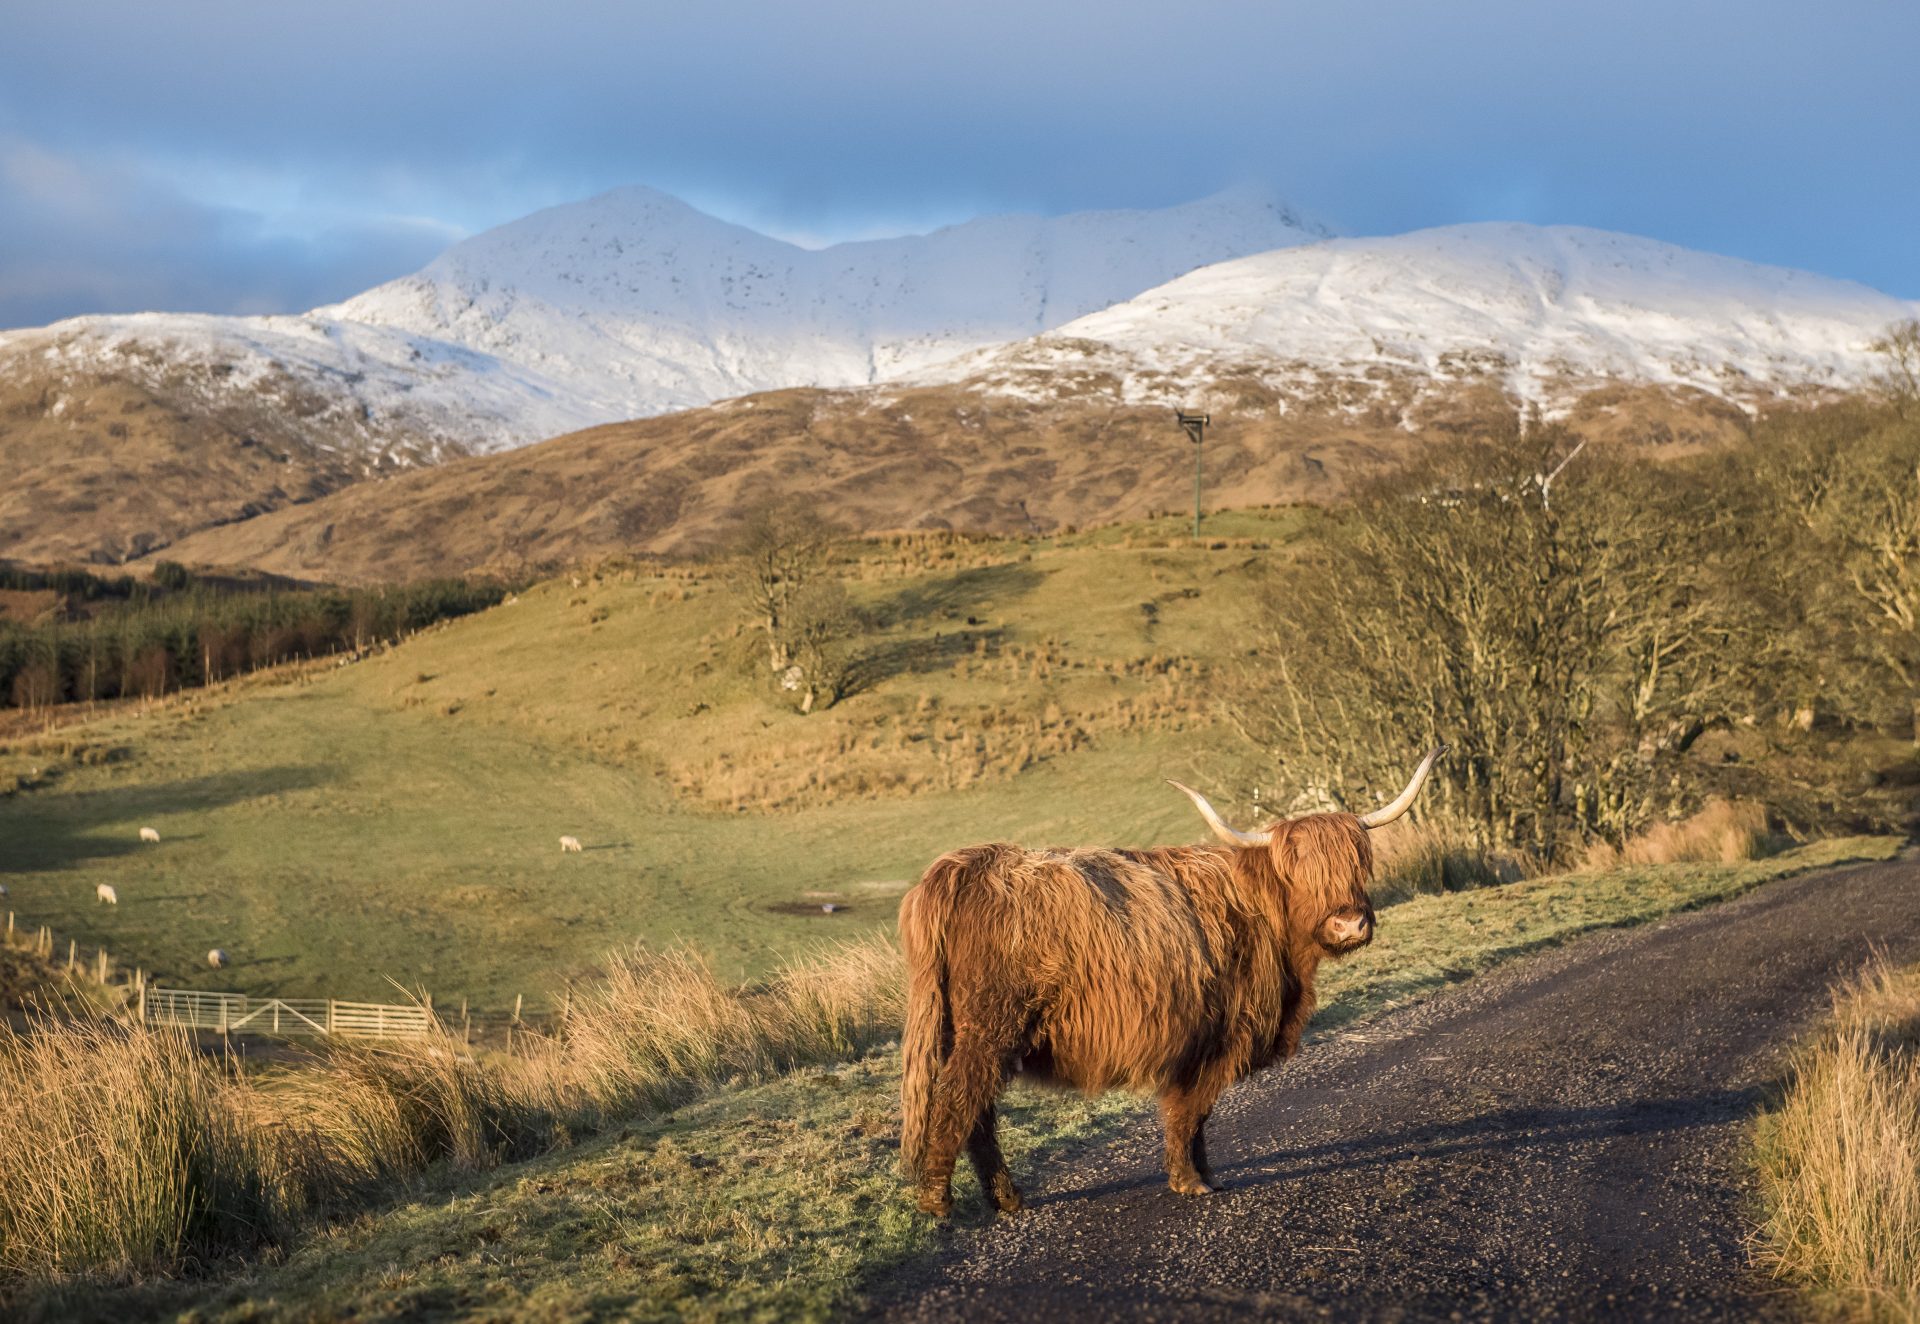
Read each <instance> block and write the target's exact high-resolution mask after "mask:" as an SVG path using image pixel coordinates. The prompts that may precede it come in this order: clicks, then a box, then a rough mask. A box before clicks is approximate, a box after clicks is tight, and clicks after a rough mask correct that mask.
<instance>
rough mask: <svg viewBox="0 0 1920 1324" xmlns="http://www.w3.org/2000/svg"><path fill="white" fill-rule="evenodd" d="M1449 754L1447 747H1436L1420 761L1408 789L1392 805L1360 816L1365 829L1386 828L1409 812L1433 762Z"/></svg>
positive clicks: (1425, 782) (1431, 768) (1424, 783)
mask: <svg viewBox="0 0 1920 1324" xmlns="http://www.w3.org/2000/svg"><path fill="white" fill-rule="evenodd" d="M1446 752H1447V747H1446V746H1445V745H1435V746H1434V747H1433V749H1432V751H1431V752H1430V753H1428V755H1427V756H1426V757H1425V758H1423V759H1421V760H1420V766H1419V767H1417V768H1415V769H1414V770H1413V780H1412V781H1410V782H1408V783H1407V789H1406V790H1404V791H1402V792H1400V796H1399V798H1398V799H1396V800H1395V801H1394V802H1393V803H1392V804H1390V805H1381V806H1380V807H1379V808H1378V809H1376V810H1374V811H1373V812H1372V813H1371V814H1361V815H1360V826H1361V827H1363V828H1377V827H1385V826H1386V825H1387V824H1389V823H1391V822H1393V820H1394V819H1396V818H1398V817H1400V815H1402V814H1404V813H1406V812H1407V810H1408V809H1409V808H1410V807H1412V805H1413V797H1414V796H1416V795H1418V794H1420V788H1421V787H1422V786H1425V785H1426V784H1427V774H1428V773H1430V772H1432V771H1433V762H1434V760H1435V759H1437V758H1439V757H1440V756H1441V755H1442V754H1444V753H1446Z"/></svg>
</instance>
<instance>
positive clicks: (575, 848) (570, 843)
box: [560, 837, 580, 855]
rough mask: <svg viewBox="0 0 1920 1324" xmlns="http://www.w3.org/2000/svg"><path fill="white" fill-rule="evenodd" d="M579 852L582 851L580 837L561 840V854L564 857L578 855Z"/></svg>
mask: <svg viewBox="0 0 1920 1324" xmlns="http://www.w3.org/2000/svg"><path fill="white" fill-rule="evenodd" d="M579 850H580V838H578V837H562V838H560V853H561V854H562V855H567V854H574V853H578V852H579Z"/></svg>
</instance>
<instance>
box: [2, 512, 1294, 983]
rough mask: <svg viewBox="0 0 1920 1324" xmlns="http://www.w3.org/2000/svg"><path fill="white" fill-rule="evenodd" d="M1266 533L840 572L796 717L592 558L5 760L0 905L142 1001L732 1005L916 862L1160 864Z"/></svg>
mask: <svg viewBox="0 0 1920 1324" xmlns="http://www.w3.org/2000/svg"><path fill="white" fill-rule="evenodd" d="M1304 518H1306V517H1304V516H1302V515H1301V514H1299V513H1298V512H1293V511H1275V512H1270V513H1262V512H1242V513H1239V514H1236V515H1235V516H1234V517H1233V518H1232V521H1231V523H1232V539H1233V541H1232V545H1229V546H1224V547H1219V548H1206V547H1202V548H1194V547H1190V546H1184V545H1166V546H1156V545H1150V544H1152V543H1155V542H1156V541H1160V540H1161V539H1160V537H1159V535H1160V534H1161V533H1162V532H1163V531H1161V530H1158V529H1157V527H1155V526H1141V528H1140V529H1139V530H1137V531H1135V533H1134V534H1131V535H1130V534H1129V532H1128V530H1127V529H1126V528H1125V527H1123V528H1121V529H1120V530H1117V531H1116V530H1102V531H1098V533H1096V534H1087V535H1078V536H1075V537H1068V538H1063V539H1059V540H1056V541H1048V542H1031V543H1026V542H997V543H968V542H954V543H951V544H944V545H943V544H937V543H932V544H923V543H911V544H903V545H900V546H893V545H889V544H884V543H883V544H876V545H872V546H869V547H867V548H865V549H864V550H863V551H862V552H861V554H860V558H859V560H858V562H857V564H855V565H853V566H851V567H849V573H850V574H852V576H853V579H854V582H853V589H854V592H855V595H856V597H857V598H858V599H859V600H860V601H861V602H862V603H863V604H864V605H865V606H867V607H868V608H869V609H870V610H871V611H872V612H873V613H874V617H875V619H876V620H877V621H878V622H879V623H880V624H879V625H878V627H877V628H876V630H875V633H874V635H873V637H872V639H871V640H869V644H868V646H869V648H870V650H871V652H872V654H873V656H874V658H875V659H876V660H875V662H874V664H873V666H872V668H871V671H872V674H871V676H870V678H869V679H868V681H867V682H866V684H865V687H864V688H863V690H862V691H861V692H860V693H857V694H855V695H854V696H853V697H852V698H850V699H848V700H847V701H845V702H844V703H843V704H841V705H840V706H839V707H837V708H835V709H833V710H831V711H829V712H826V713H817V714H815V715H813V716H810V717H801V716H799V715H797V714H795V713H793V712H791V711H789V710H788V709H786V708H784V707H783V706H781V705H780V704H779V702H778V701H777V699H776V698H775V697H774V696H773V694H772V693H771V691H770V689H769V688H767V687H766V686H765V685H764V683H763V682H762V681H761V680H760V679H759V677H758V675H757V674H756V673H755V672H754V670H753V659H754V657H755V652H754V648H753V643H752V640H751V638H750V637H749V636H747V635H745V634H744V633H743V632H742V631H741V629H740V627H739V624H738V613H737V610H736V609H735V608H734V607H733V605H732V604H731V602H730V600H729V599H728V597H727V594H726V592H725V589H724V586H723V585H721V584H720V583H719V582H718V581H717V580H716V579H715V578H714V577H713V576H712V575H710V574H705V573H701V572H699V571H696V570H686V569H677V568H676V569H664V570H663V569H660V568H658V567H651V568H650V567H644V566H617V565H615V566H603V567H601V568H600V570H599V571H597V572H584V571H583V572H581V573H579V574H576V575H570V576H566V577H563V578H560V579H556V580H553V581H550V582H547V583H544V584H541V585H539V586H537V587H535V588H533V589H531V590H529V591H527V592H524V593H522V594H520V595H519V596H518V598H517V600H513V601H510V602H509V603H507V604H506V605H503V606H501V607H498V608H495V609H493V610H491V611H487V612H484V613H481V614H479V615H476V616H473V617H468V618H465V619H462V620H459V621H455V622H450V623H448V624H445V625H443V626H439V627H435V628H433V629H431V630H429V631H427V632H425V633H423V634H421V635H419V636H416V637H414V638H413V639H411V640H409V641H407V642H406V643H404V644H402V645H400V646H398V647H395V648H393V649H391V650H388V651H385V652H382V653H380V654H377V655H374V656H371V657H367V658H364V659H362V660H360V661H357V662H353V663H350V664H345V665H338V666H335V665H332V664H331V663H316V664H314V665H312V666H310V667H307V668H304V669H300V668H293V669H288V670H285V671H282V672H279V673H274V674H268V675H261V676H256V677H252V678H249V679H246V680H242V681H239V682H236V683H233V684H231V685H228V686H223V687H218V688H216V689H215V690H213V691H210V692H206V693H204V694H193V695H180V696H174V697H172V698H170V699H169V700H168V701H166V702H165V703H163V704H161V705H159V706H157V707H155V708H154V709H153V710H151V711H149V712H147V713H146V714H144V715H141V714H139V713H137V712H135V711H132V710H122V711H119V712H116V713H113V714H110V715H105V716H102V717H100V718H99V719H97V720H95V721H92V722H88V723H83V724H80V725H77V726H66V727H62V728H61V729H59V730H58V731H55V732H52V733H50V734H45V735H40V736H36V737H30V738H21V739H15V740H13V741H12V742H11V743H9V744H8V745H6V746H5V747H4V748H0V787H17V789H14V790H13V791H12V793H11V794H6V795H0V880H3V881H4V882H5V883H6V885H7V887H8V888H9V890H10V895H9V896H8V897H7V898H6V900H5V902H4V907H5V908H8V909H11V910H12V911H14V912H15V914H16V922H17V924H19V925H20V926H23V927H26V928H33V927H37V926H39V925H42V924H45V925H49V926H51V928H52V929H53V931H54V933H55V934H56V935H57V938H58V940H59V943H60V945H61V947H62V948H63V949H64V945H65V943H66V941H67V940H68V939H70V938H71V939H76V940H78V942H79V943H80V944H81V945H82V946H83V947H94V946H104V947H106V948H107V949H108V950H109V951H110V952H111V953H113V955H114V958H115V960H116V961H117V962H119V963H121V964H123V965H138V966H141V967H143V968H145V969H147V970H148V971H150V972H152V973H153V974H154V975H155V976H156V977H158V978H160V979H162V980H164V981H165V982H167V983H169V984H176V985H187V986H193V987H210V988H231V989H238V990H243V991H248V992H257V993H274V994H279V995H282V996H312V995H321V994H331V995H335V996H340V997H348V998H368V999H376V998H387V997H390V996H392V995H393V994H394V984H396V983H397V984H399V985H402V986H405V987H406V988H408V989H423V990H426V991H428V992H430V993H431V994H432V995H433V996H434V998H435V1000H436V1002H438V1003H439V1004H440V1005H442V1006H447V1005H451V1004H453V1003H455V1002H457V1001H458V1000H460V999H463V998H464V999H471V1000H472V1002H473V1004H474V1005H475V1006H479V1007H491V1008H500V1007H505V1006H508V1005H510V1004H511V1003H512V1001H513V999H514V997H515V996H516V995H517V994H524V995H525V997H526V998H527V1000H528V1003H529V1005H531V1006H539V1005H542V1004H543V1003H545V1002H547V1001H548V1000H549V999H551V998H553V997H556V996H558V994H559V991H560V990H561V989H562V988H563V987H564V984H565V982H566V981H567V980H568V979H570V978H574V977H578V976H581V975H583V974H587V973H590V972H591V971H592V969H593V968H594V966H595V965H596V963H597V962H598V961H599V959H600V958H601V956H602V955H603V954H604V953H605V952H606V951H607V950H608V949H609V948H611V947H613V946H615V945H618V944H622V943H626V942H630V941H633V940H636V939H643V940H646V941H649V942H656V943H664V942H671V941H676V940H681V941H686V942H689V943H692V944H694V945H696V946H698V947H700V948H702V949H704V950H705V951H707V952H708V953H710V954H711V956H712V957H713V959H714V961H715V964H716V967H717V968H718V969H719V970H720V971H721V972H722V973H723V974H726V975H728V976H742V977H746V976H751V975H753V974H755V973H758V972H761V971H764V970H766V969H768V968H770V967H771V966H773V965H775V964H777V963H778V962H779V961H780V960H781V959H783V958H784V957H786V956H788V955H790V954H792V953H794V952H796V951H798V950H802V949H805V948H807V947H808V946H810V945H812V944H815V943H819V942H823V941H830V940H833V939H835V938H839V937H851V936H855V935H858V934H860V933H864V932H867V931H870V930H872V929H874V928H879V927H884V926H888V925H890V924H891V923H892V918H893V911H894V907H895V903H896V900H897V897H898V895H899V893H900V891H901V890H902V889H903V887H904V886H905V885H906V883H907V881H908V880H910V879H912V878H914V877H916V876H917V875H918V873H919V872H920V870H921V869H922V868H924V867H925V865H926V864H927V863H928V862H929V861H930V860H931V859H932V858H934V857H935V856H936V855H938V854H939V853H940V852H941V851H943V850H946V849H949V848H951V847H954V846H958V845H963V844H967V843H969V842H974V841H980V840H992V839H1011V840H1018V841H1025V842H1030V843H1044V842H1052V841H1058V842H1079V841H1100V842H1112V843H1121V844H1136V843H1149V842H1158V841H1170V840H1190V839H1193V838H1194V837H1195V835H1196V827H1197V823H1196V821H1195V819H1194V818H1193V815H1192V811H1191V809H1190V808H1189V807H1188V806H1187V804H1186V803H1185V801H1184V800H1183V799H1182V798H1181V797H1179V796H1178V795H1177V794H1175V793H1173V792H1172V791H1170V790H1169V789H1168V788H1167V787H1166V786H1165V785H1164V784H1163V781H1162V779H1163V778H1164V777H1167V776H1179V777H1183V778H1187V779H1193V778H1196V777H1199V778H1205V777H1209V776H1215V777H1224V776H1225V773H1224V772H1223V771H1221V770H1222V769H1224V768H1226V767H1228V766H1229V761H1227V760H1225V759H1223V758H1222V757H1221V756H1219V755H1218V754H1217V752H1216V751H1217V750H1218V749H1219V748H1220V747H1221V745H1222V741H1221V733H1220V731H1219V729H1218V728H1217V727H1216V718H1215V717H1214V715H1213V708H1212V706H1211V705H1212V696H1211V693H1210V685H1209V676H1210V673H1209V672H1208V670H1207V667H1208V664H1209V663H1210V662H1211V661H1212V660H1213V659H1215V658H1216V657H1218V656H1219V655H1220V654H1221V653H1223V652H1225V651H1227V650H1228V649H1229V648H1230V646H1231V640H1232V628H1231V627H1232V624H1233V621H1234V619H1235V616H1236V613H1238V612H1239V611H1241V610H1243V606H1242V602H1243V600H1242V599H1241V597H1240V591H1241V590H1242V589H1243V588H1244V587H1245V585H1246V584H1247V583H1248V580H1249V574H1248V572H1249V569H1250V567H1251V566H1252V565H1253V564H1255V563H1257V561H1258V560H1259V559H1260V558H1262V557H1268V556H1276V555H1287V554H1288V552H1287V550H1286V543H1287V542H1288V541H1289V539H1291V538H1292V537H1293V536H1294V535H1295V534H1296V532H1297V531H1298V529H1299V528H1300V525H1301V523H1302V521H1303V519H1304ZM1158 523H1168V521H1158V522H1156V525H1157V524H1158ZM1263 530H1264V531H1265V534H1266V537H1265V538H1260V534H1261V532H1262V531H1263ZM1222 536H1223V537H1225V536H1226V535H1225V534H1224V533H1223V535H1222ZM1130 537H1132V539H1133V540H1134V541H1136V542H1139V543H1142V544H1149V545H1140V546H1128V545H1126V544H1127V542H1128V540H1129V538H1130ZM1256 539H1259V540H1260V541H1262V542H1264V543H1265V544H1266V545H1265V546H1256V545H1254V544H1255V540H1256ZM1225 798H1226V799H1227V800H1232V799H1233V798H1234V797H1233V794H1232V793H1231V790H1230V788H1229V794H1228V795H1227V796H1226V797H1225ZM142 827H152V828H154V829H156V830H157V831H158V832H159V833H160V836H161V841H160V843H159V844H158V845H142V844H141V843H140V841H139V840H138V834H139V829H140V828H142ZM562 834H568V835H571V836H574V837H577V838H579V839H580V841H581V842H582V843H583V844H584V846H585V849H584V850H583V851H582V852H581V853H579V854H568V855H563V854H562V853H561V852H560V850H559V846H558V839H559V837H560V836H561V835H562ZM99 883H110V884H112V886H113V887H114V888H115V890H116V892H117V893H118V896H119V904H118V905H117V906H106V905H102V904H100V903H98V902H97V901H96V900H95V887H96V885H97V884H99ZM826 904H832V905H834V906H836V907H838V910H837V911H836V913H832V914H828V913H826V912H825V911H824V910H823V909H822V907H823V906H824V905H826ZM214 947H218V948H221V949H223V950H225V951H227V952H228V953H230V954H231V955H232V957H233V965H232V966H231V967H230V968H228V969H225V970H217V971H216V970H213V969H210V968H209V967H208V966H207V964H206V962H205V954H206V952H207V951H208V949H209V948H214Z"/></svg>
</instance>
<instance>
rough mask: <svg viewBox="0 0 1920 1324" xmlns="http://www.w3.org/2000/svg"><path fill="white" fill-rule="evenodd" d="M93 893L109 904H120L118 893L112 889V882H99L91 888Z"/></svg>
mask: <svg viewBox="0 0 1920 1324" xmlns="http://www.w3.org/2000/svg"><path fill="white" fill-rule="evenodd" d="M93 894H94V895H95V896H96V897H98V898H100V900H102V901H104V902H106V903H107V904H108V905H110V906H117V905H119V904H120V894H119V893H118V892H116V891H114V890H113V884H112V883H101V884H99V885H98V886H97V887H95V888H94V889H93Z"/></svg>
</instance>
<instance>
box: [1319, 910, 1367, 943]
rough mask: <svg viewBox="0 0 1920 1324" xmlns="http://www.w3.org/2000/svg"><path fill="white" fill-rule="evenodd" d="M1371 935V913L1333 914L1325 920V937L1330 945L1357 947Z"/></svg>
mask: <svg viewBox="0 0 1920 1324" xmlns="http://www.w3.org/2000/svg"><path fill="white" fill-rule="evenodd" d="M1372 937H1373V917H1372V916H1371V915H1367V914H1358V915H1335V916H1334V917H1333V918H1331V919H1329V920H1328V921H1327V939H1328V944H1329V945H1330V946H1333V947H1339V948H1347V947H1358V946H1360V945H1361V944H1362V943H1364V942H1366V941H1368V940H1369V939H1370V938H1372Z"/></svg>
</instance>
